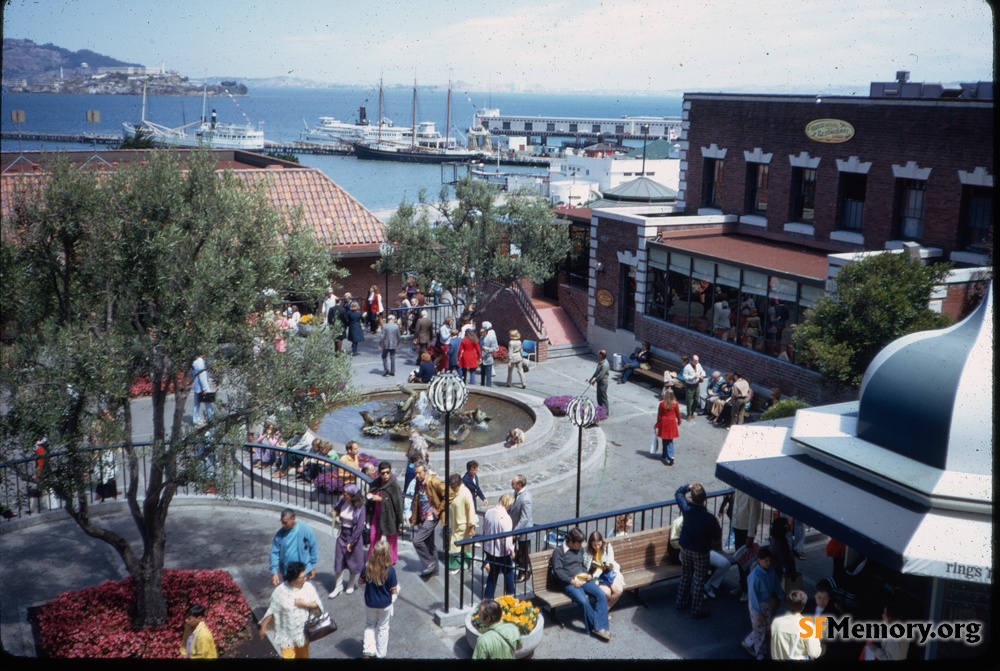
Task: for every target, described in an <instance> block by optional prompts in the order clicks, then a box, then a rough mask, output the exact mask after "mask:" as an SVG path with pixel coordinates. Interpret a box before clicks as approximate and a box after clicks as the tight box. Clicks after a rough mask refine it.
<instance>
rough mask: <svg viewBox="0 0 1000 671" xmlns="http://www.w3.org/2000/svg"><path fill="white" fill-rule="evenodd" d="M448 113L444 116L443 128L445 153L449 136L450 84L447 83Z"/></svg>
mask: <svg viewBox="0 0 1000 671" xmlns="http://www.w3.org/2000/svg"><path fill="white" fill-rule="evenodd" d="M446 109H447V110H448V111H447V113H446V116H445V126H444V148H445V151H447V150H448V139H449V137H450V134H451V82H450V81H449V82H448V106H447V108H446Z"/></svg>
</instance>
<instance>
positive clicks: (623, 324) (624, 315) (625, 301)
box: [618, 264, 637, 331]
mask: <svg viewBox="0 0 1000 671" xmlns="http://www.w3.org/2000/svg"><path fill="white" fill-rule="evenodd" d="M620 268H621V274H620V276H619V280H618V282H619V284H618V286H619V289H620V294H621V295H620V296H619V301H618V305H619V306H620V308H619V309H620V312H619V314H618V328H620V329H624V330H626V331H634V330H635V292H636V289H637V286H636V280H635V266H627V265H624V264H623V265H621V266H620Z"/></svg>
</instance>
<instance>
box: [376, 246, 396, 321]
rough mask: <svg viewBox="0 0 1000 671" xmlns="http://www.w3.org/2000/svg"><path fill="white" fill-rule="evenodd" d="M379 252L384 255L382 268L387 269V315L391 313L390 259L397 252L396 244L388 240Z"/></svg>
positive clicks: (385, 296)
mask: <svg viewBox="0 0 1000 671" xmlns="http://www.w3.org/2000/svg"><path fill="white" fill-rule="evenodd" d="M378 253H379V254H381V255H382V269H383V270H385V294H384V297H383V298H382V300H383V302H384V305H385V312H386V316H388V315H389V259H390V258H391V257H392V255H393V254H395V253H396V246H395V245H393V244H392V243H391V242H390V241H388V240H386V241H385V242H383V243H382V244H381V245H379V246H378Z"/></svg>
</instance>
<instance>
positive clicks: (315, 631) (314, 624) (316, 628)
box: [305, 610, 337, 641]
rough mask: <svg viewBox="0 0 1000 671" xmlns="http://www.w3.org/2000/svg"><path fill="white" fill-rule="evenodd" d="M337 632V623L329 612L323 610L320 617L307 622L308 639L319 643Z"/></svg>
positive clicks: (316, 616)
mask: <svg viewBox="0 0 1000 671" xmlns="http://www.w3.org/2000/svg"><path fill="white" fill-rule="evenodd" d="M335 631H337V623H336V622H334V621H333V615H331V614H330V611H328V610H321V611H320V612H319V615H313V616H311V617H310V618H309V619H308V620H306V626H305V632H306V639H307V640H309V641H318V640H319V639H321V638H323V637H324V636H329V635H330V634H332V633H333V632H335Z"/></svg>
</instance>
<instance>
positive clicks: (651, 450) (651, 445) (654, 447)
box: [649, 429, 660, 454]
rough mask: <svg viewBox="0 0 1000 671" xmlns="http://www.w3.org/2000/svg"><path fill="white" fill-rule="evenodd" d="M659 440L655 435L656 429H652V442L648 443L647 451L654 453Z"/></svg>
mask: <svg viewBox="0 0 1000 671" xmlns="http://www.w3.org/2000/svg"><path fill="white" fill-rule="evenodd" d="M659 442H660V438H659V436H657V435H656V430H655V429H654V430H653V442H652V443H650V444H649V453H650V454H656V448H657V446H658V444H659Z"/></svg>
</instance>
